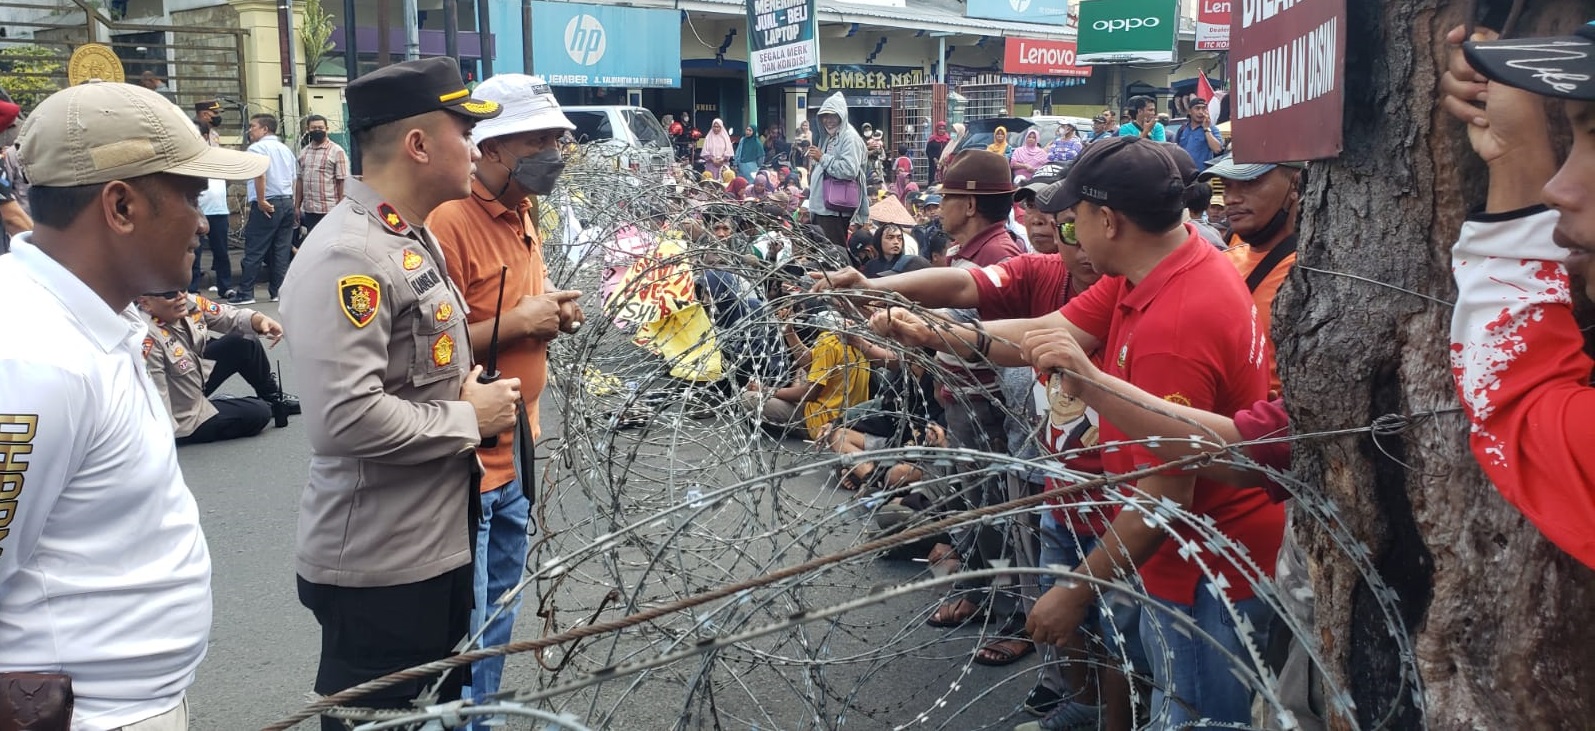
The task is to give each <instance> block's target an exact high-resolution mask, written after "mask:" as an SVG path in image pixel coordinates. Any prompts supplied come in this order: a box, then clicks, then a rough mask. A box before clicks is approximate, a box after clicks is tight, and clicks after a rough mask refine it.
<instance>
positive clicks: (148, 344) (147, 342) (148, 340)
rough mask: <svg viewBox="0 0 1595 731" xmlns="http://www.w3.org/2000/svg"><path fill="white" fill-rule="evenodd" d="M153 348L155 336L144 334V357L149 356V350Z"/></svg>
mask: <svg viewBox="0 0 1595 731" xmlns="http://www.w3.org/2000/svg"><path fill="white" fill-rule="evenodd" d="M154 348H155V338H152V337H148V336H146V337H145V338H144V357H145V358H148V357H150V351H151V350H153V349H154Z"/></svg>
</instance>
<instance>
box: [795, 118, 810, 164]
mask: <svg viewBox="0 0 1595 731" xmlns="http://www.w3.org/2000/svg"><path fill="white" fill-rule="evenodd" d="M813 144H814V133H813V132H810V131H809V120H807V119H805V120H802V121H800V122H798V128H797V136H795V137H793V138H792V164H793V165H797V166H800V167H804V168H807V167H808V164H809V159H808V155H809V146H811V145H813Z"/></svg>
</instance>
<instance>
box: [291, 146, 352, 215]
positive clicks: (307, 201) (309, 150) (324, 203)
mask: <svg viewBox="0 0 1595 731" xmlns="http://www.w3.org/2000/svg"><path fill="white" fill-rule="evenodd" d="M348 178H349V155H348V154H346V153H345V152H344V151H343V148H342V147H339V146H338V143H336V142H333V141H332V140H327V141H326V142H323V143H321V144H319V145H305V147H304V148H303V149H301V150H300V151H299V183H300V186H301V190H300V192H301V193H302V194H303V195H304V199H303V200H301V201H299V209H300V210H302V211H304V212H305V213H328V212H330V211H331V210H332V207H333V206H335V205H338V199H339V198H340V197H341V196H340V195H339V186H338V181H340V180H347V179H348Z"/></svg>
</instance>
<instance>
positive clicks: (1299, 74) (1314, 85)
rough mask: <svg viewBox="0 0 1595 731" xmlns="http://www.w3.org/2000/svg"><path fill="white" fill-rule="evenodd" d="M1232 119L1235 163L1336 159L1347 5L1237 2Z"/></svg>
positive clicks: (1334, 1) (1315, 0)
mask: <svg viewBox="0 0 1595 731" xmlns="http://www.w3.org/2000/svg"><path fill="white" fill-rule="evenodd" d="M1230 23H1231V26H1232V28H1233V30H1234V33H1233V35H1232V37H1231V38H1230V52H1229V63H1230V67H1229V77H1230V97H1229V103H1230V121H1231V130H1232V134H1233V138H1234V145H1235V159H1236V160H1237V161H1239V162H1247V163H1253V162H1290V161H1296V160H1317V159H1321V158H1326V157H1334V156H1336V155H1339V154H1340V150H1341V143H1342V139H1343V138H1342V129H1341V124H1342V119H1343V117H1344V115H1343V109H1344V106H1345V78H1344V77H1345V68H1346V1H1345V0H1312V1H1311V2H1303V1H1302V0H1235V8H1234V15H1233V17H1232V18H1231V21H1230Z"/></svg>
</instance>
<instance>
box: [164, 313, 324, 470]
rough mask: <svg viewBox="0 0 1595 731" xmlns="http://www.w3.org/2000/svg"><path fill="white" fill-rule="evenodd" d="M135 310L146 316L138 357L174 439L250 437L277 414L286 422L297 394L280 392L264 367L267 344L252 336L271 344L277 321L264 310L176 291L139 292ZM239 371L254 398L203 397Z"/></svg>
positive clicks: (278, 334) (194, 441)
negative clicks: (141, 353) (157, 393)
mask: <svg viewBox="0 0 1595 731" xmlns="http://www.w3.org/2000/svg"><path fill="white" fill-rule="evenodd" d="M138 306H139V309H141V310H143V311H144V314H145V315H146V317H147V318H148V319H149V321H150V334H149V336H148V337H146V338H144V362H145V364H146V365H147V366H148V367H149V373H150V379H151V380H153V381H154V382H155V388H156V390H158V391H160V393H161V400H163V401H165V402H166V411H167V413H169V414H171V415H172V431H173V432H175V433H176V435H177V443H178V444H202V443H205V442H219V441H222V440H226V439H237V438H239V437H252V436H254V435H256V434H259V433H260V430H262V429H265V428H266V422H268V421H271V420H273V419H275V420H276V422H277V426H279V427H282V426H287V425H288V417H289V416H290V415H293V414H298V413H299V400H298V399H296V398H294V397H292V396H289V395H287V394H284V393H283V392H282V386H281V384H279V383H277V379H276V377H275V376H273V375H272V373H271V364H270V362H269V361H268V360H267V358H266V348H265V347H264V346H262V345H261V344H260V340H258V339H257V338H255V337H254V336H255V335H263V336H265V337H266V338H268V339H270V340H271V341H272V345H273V346H274V347H275V345H276V343H277V342H278V341H279V340H281V339H282V326H281V325H279V324H277V321H276V320H273V319H271V318H269V317H267V316H265V315H262V314H260V313H259V312H255V311H254V310H247V309H243V308H238V307H233V306H231V305H226V304H222V303H220V302H213V301H211V300H208V299H206V298H204V297H201V296H199V295H197V294H185V293H183V292H180V291H171V292H160V293H156V294H146V295H144V296H142V297H140V298H139V300H138ZM235 373H236V374H239V375H241V376H243V377H244V380H245V381H247V382H248V383H249V385H250V386H253V387H254V389H255V396H256V397H255V398H215V399H212V398H207V397H208V396H210V395H211V394H212V393H214V392H215V391H216V389H217V388H218V387H220V386H221V385H222V383H224V382H226V381H227V379H228V378H231V377H232V376H233V374H235Z"/></svg>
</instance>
